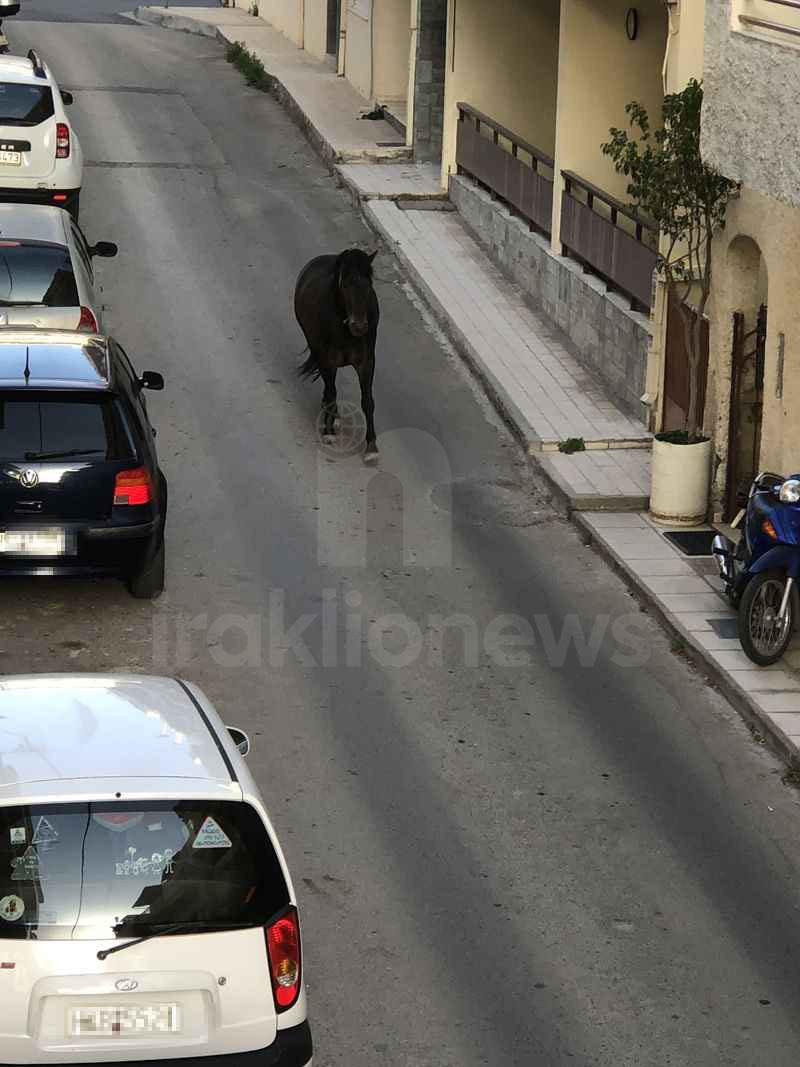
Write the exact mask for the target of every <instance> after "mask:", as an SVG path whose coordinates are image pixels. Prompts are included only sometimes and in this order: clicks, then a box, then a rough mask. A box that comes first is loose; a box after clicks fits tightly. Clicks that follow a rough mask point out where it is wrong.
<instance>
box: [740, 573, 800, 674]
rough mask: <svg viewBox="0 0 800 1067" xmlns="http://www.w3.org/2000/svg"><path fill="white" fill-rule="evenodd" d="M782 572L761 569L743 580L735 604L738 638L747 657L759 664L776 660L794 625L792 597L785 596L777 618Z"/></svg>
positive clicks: (782, 591)
mask: <svg viewBox="0 0 800 1067" xmlns="http://www.w3.org/2000/svg"><path fill="white" fill-rule="evenodd" d="M785 589H786V575H785V574H784V573H783V572H782V571H764V573H763V574H757V575H756V576H755V577H754V578H751V579H750V581H749V582H748V583H747V587H746V588H745V591H744V593H743V594H742V599H741V603H740V604H739V640H740V641H741V642H742V648H743V649H744V653H745V655H746V656H747V658H748V659H751V660H752V661H753V663H757V664H758V666H759V667H770V666H771V665H772V664H773V663H777V662H778V660H779V659H780V658H781V656H783V654H784V652H785V651H786V649H787V648H788V647H789V642H790V641H791V639H792V635H793V633H794V625H795V609H794V598H793V597H790V598H789V604H788V607H787V611H786V617H785V618H784V619H783V621H782V622H780V621H779V620H778V612H779V611H780V607H781V602H782V601H783V594H784V591H785Z"/></svg>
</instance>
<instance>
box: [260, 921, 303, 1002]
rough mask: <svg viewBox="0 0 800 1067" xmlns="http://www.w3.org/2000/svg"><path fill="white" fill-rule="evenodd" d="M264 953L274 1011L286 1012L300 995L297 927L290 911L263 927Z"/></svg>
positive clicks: (297, 924) (298, 926) (298, 936)
mask: <svg viewBox="0 0 800 1067" xmlns="http://www.w3.org/2000/svg"><path fill="white" fill-rule="evenodd" d="M267 954H268V955H269V971H270V976H271V978H272V995H273V996H274V998H275V1009H276V1011H278V1012H282V1011H286V1010H287V1009H288V1008H291V1006H292V1005H293V1004H294V1002H295V1001H296V1000H297V998H298V996H299V995H300V924H299V922H298V919H297V911H296V910H295V909H294V908H290V909H289V910H288V911H287V912H286V914H285V915H282V916H281V918H280V919H277V920H276V921H275V922H274V923H273V924H272V926H268V927H267Z"/></svg>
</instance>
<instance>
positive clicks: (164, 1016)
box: [67, 1004, 181, 1037]
mask: <svg viewBox="0 0 800 1067" xmlns="http://www.w3.org/2000/svg"><path fill="white" fill-rule="evenodd" d="M67 1029H68V1034H67V1036H68V1037H146V1036H148V1035H152V1034H179V1033H180V1032H181V1013H180V1007H179V1005H177V1004H148V1005H146V1006H138V1007H129V1006H128V1007H122V1006H116V1005H103V1006H102V1007H98V1008H72V1009H71V1011H70V1018H69V1025H68V1028H67Z"/></svg>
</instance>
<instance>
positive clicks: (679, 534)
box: [664, 530, 717, 556]
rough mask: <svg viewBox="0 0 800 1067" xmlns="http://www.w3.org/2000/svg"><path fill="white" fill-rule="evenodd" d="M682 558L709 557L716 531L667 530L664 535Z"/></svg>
mask: <svg viewBox="0 0 800 1067" xmlns="http://www.w3.org/2000/svg"><path fill="white" fill-rule="evenodd" d="M664 536H665V537H666V539H667V540H668V541H671V542H672V544H673V545H675V547H676V548H679V549H680V550H681V552H683V554H684V556H710V555H711V544H712V542H713V540H714V538H715V537H716V536H717V533H716V530H669V531H668V532H667V533H665V534H664Z"/></svg>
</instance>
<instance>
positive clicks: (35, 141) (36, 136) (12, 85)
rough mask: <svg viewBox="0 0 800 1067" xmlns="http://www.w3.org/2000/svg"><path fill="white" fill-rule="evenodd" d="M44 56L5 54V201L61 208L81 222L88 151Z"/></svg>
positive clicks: (0, 152)
mask: <svg viewBox="0 0 800 1067" xmlns="http://www.w3.org/2000/svg"><path fill="white" fill-rule="evenodd" d="M71 103H72V94H71V93H68V92H62V91H61V90H60V89H59V88H58V85H57V84H56V81H55V78H54V77H53V75H52V72H51V71H50V70H49V68H48V67H46V66H45V65H44V63H43V62H42V60H41V59H40V58H39V56H38V55H37V54H36V52H34V51H33V50H31V51H30V52H29V53H28V56H27V58H25V57H23V56H12V55H0V201H10V202H14V203H19V202H22V203H38V204H55V205H56V206H58V207H63V208H66V209H67V211H69V213H70V214H71V215H72V216H73V218H75V219H77V218H78V213H79V209H80V193H81V185H82V184H83V152H82V150H81V146H80V142H79V140H78V138H77V135H76V134H75V131H74V129H73V128H72V125H71V123H70V121H69V119H68V118H67V113H66V111H65V107H66V106H67V105H69V104H71Z"/></svg>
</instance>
